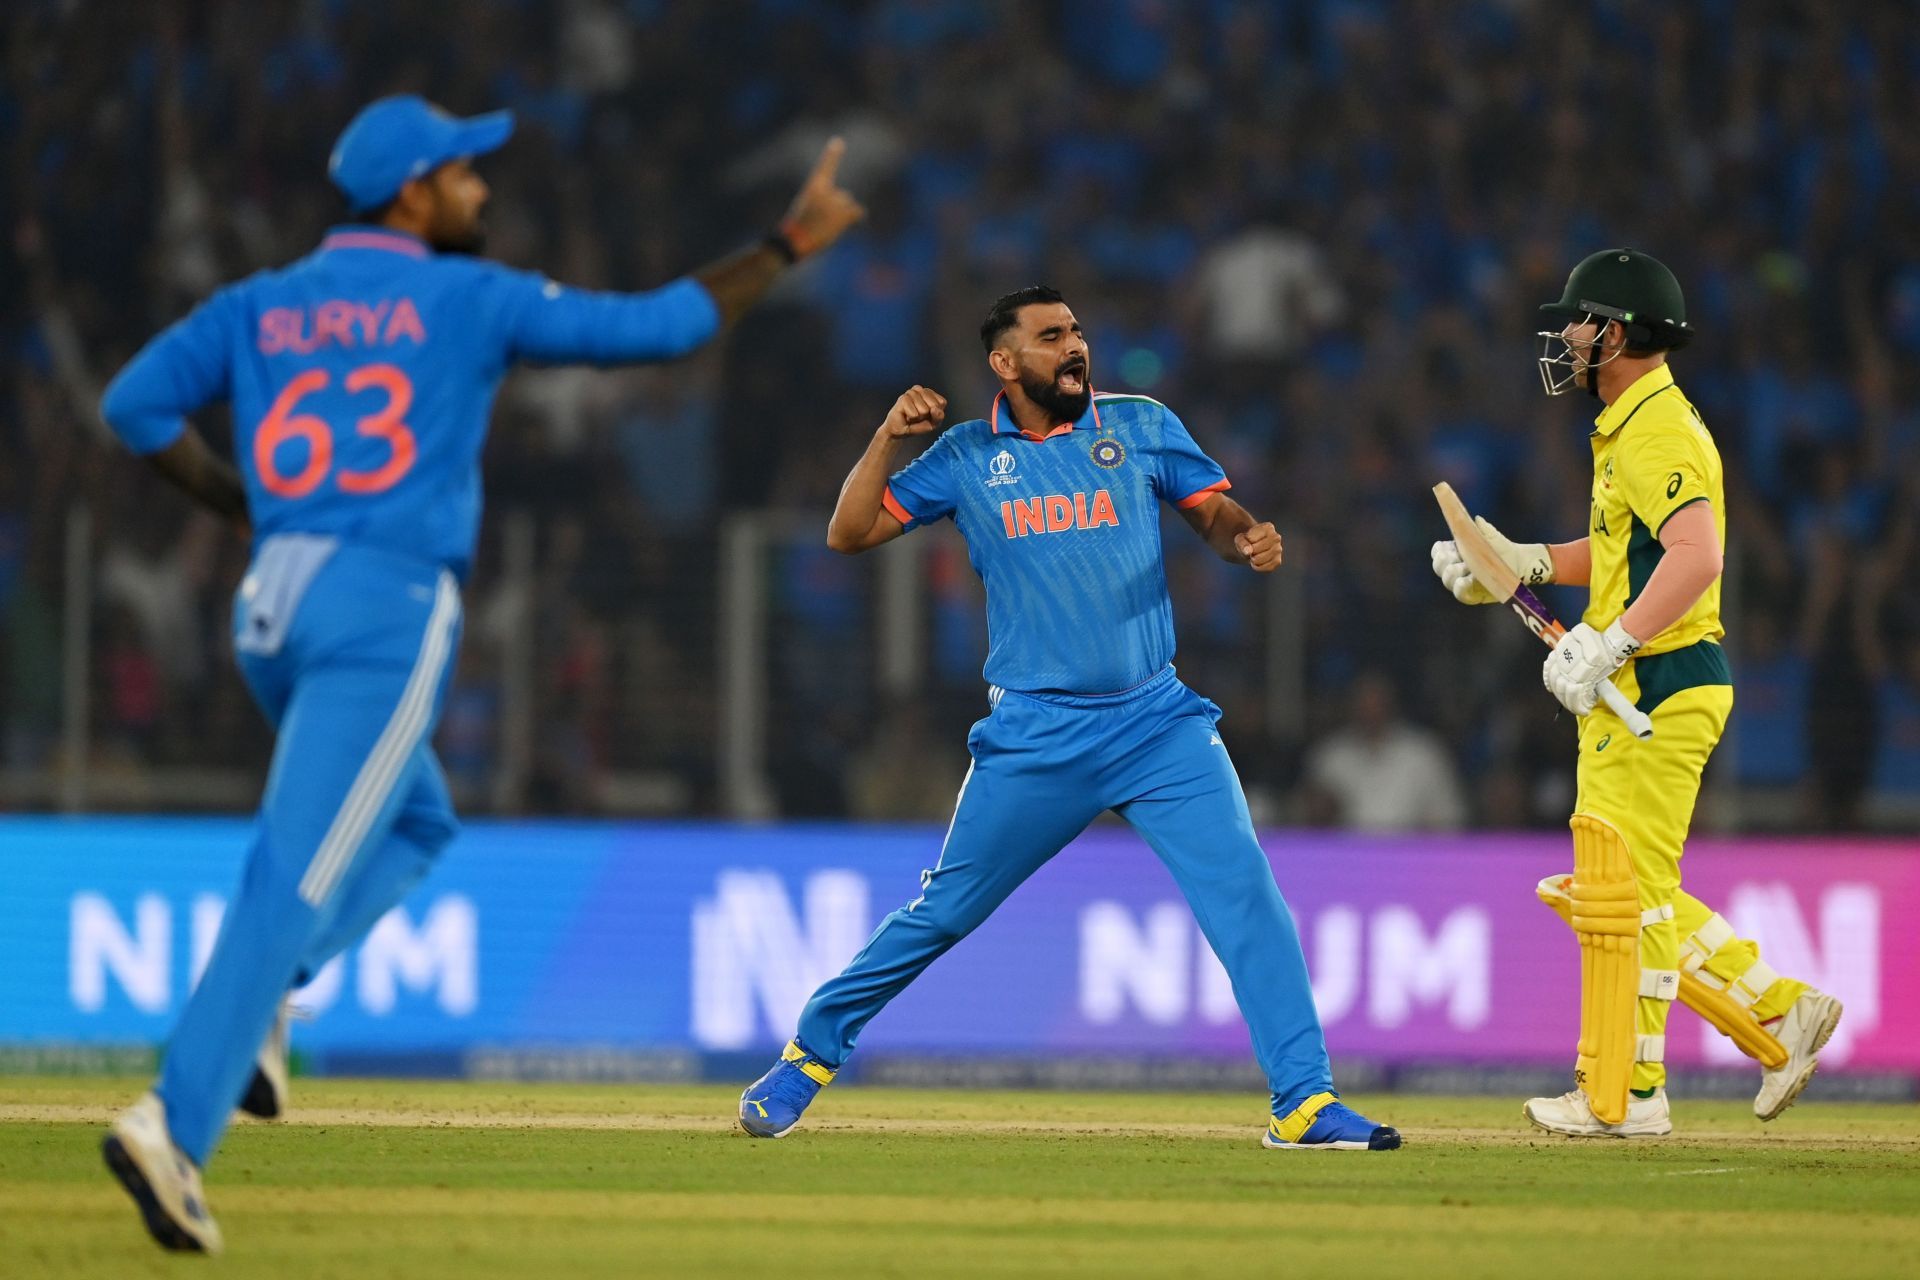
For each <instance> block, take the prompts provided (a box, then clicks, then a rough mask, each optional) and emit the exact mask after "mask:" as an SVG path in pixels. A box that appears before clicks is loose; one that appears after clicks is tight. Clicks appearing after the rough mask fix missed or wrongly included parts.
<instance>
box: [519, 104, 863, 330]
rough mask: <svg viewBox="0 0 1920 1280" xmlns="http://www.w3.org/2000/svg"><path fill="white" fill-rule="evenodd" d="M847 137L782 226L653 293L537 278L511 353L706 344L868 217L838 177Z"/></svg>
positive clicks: (823, 160)
mask: <svg viewBox="0 0 1920 1280" xmlns="http://www.w3.org/2000/svg"><path fill="white" fill-rule="evenodd" d="M846 149H847V148H846V143H845V142H843V141H841V140H840V139H839V138H835V139H833V140H832V141H831V142H829V143H828V144H827V147H826V150H824V151H822V152H821V153H820V162H819V163H818V164H816V165H815V166H814V168H813V172H812V173H811V174H809V175H808V176H807V180H806V182H805V184H804V185H802V186H801V188H800V194H798V195H797V196H795V197H794V198H793V205H792V207H790V208H789V209H788V210H787V216H786V217H785V218H784V219H782V220H781V223H780V226H779V227H778V228H777V229H776V230H774V231H773V232H771V233H769V234H768V235H767V237H766V238H765V240H763V241H762V242H761V243H759V244H756V245H754V246H752V247H750V248H746V249H742V250H740V251H739V252H737V253H733V254H730V255H728V256H727V257H725V258H722V259H720V261H718V262H715V263H711V264H709V265H707V266H705V267H702V268H701V269H700V270H698V271H696V272H694V273H693V274H692V275H689V276H682V277H680V278H679V279H677V280H674V281H672V282H671V283H669V284H666V285H663V286H661V287H660V288H658V289H653V290H650V291H648V292H646V293H601V292H594V291H590V290H585V289H570V288H566V287H565V286H562V285H559V284H555V283H554V282H552V281H550V280H545V279H542V278H541V277H539V276H534V275H526V274H523V273H509V274H510V275H511V276H512V277H513V278H515V279H517V280H518V285H517V286H516V288H515V290H514V291H513V292H512V293H511V294H509V295H508V297H509V302H508V304H507V312H506V320H505V327H506V353H507V356H508V357H509V358H510V359H516V360H532V361H536V362H545V363H551V364H568V363H574V362H580V363H586V364H622V363H627V362H630V361H638V360H671V359H673V358H675V357H677V356H683V355H686V354H687V353H689V352H691V351H695V350H698V349H699V348H700V347H703V346H705V345H706V344H707V343H708V342H710V341H712V339H713V337H714V335H715V334H717V333H719V332H720V330H721V329H722V328H724V327H725V326H727V325H729V324H731V323H733V321H735V320H737V319H739V318H740V317H741V316H742V315H744V314H745V313H746V312H747V311H748V310H749V309H750V308H751V307H752V306H753V305H754V304H755V303H757V302H759V301H760V299H761V298H763V297H764V296H766V292H767V290H768V289H769V288H771V287H772V285H773V282H774V281H775V280H776V279H777V278H778V277H779V275H780V273H781V272H782V271H784V270H786V269H787V267H789V266H791V265H792V264H793V263H795V262H798V261H800V260H801V259H803V258H806V257H808V256H810V255H812V254H815V253H818V252H819V251H820V250H822V249H824V248H826V247H827V246H828V245H830V244H832V243H833V242H834V241H836V240H838V239H839V238H840V237H841V236H842V235H844V234H846V231H847V229H848V228H849V227H851V226H853V224H854V223H856V222H858V221H859V220H860V219H861V218H863V217H865V216H866V210H864V209H862V208H861V207H860V205H859V202H857V201H856V200H855V199H854V198H853V197H852V196H851V195H849V194H848V193H847V192H846V191H844V190H843V189H841V187H840V186H839V185H838V183H836V181H835V180H834V174H835V172H836V171H837V170H838V169H839V167H840V157H841V156H842V155H843V154H845V152H846Z"/></svg>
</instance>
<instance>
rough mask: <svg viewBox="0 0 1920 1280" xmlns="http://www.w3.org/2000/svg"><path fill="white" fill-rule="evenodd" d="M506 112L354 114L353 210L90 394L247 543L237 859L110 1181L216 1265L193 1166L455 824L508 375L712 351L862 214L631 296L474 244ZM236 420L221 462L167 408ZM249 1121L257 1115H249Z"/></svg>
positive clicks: (818, 212) (336, 178)
mask: <svg viewBox="0 0 1920 1280" xmlns="http://www.w3.org/2000/svg"><path fill="white" fill-rule="evenodd" d="M512 129H513V119H512V116H511V115H510V114H509V113H507V112H504V111H502V112H494V113H492V114H489V115H482V116H476V117H473V118H471V119H457V118H455V117H453V116H450V115H447V114H446V113H445V112H442V111H441V110H439V109H438V108H436V107H433V106H432V105H430V104H429V103H427V102H426V101H424V100H422V99H420V98H417V97H411V96H403V97H393V98H385V99H382V100H380V101H378V102H376V103H374V104H372V105H371V106H369V107H367V108H366V109H365V110H363V111H362V112H361V113H360V114H359V115H358V116H356V117H355V118H354V120H353V121H352V122H351V123H349V124H348V126H347V128H346V130H345V131H344V132H343V133H342V134H341V135H340V139H339V142H338V144H337V145H336V146H335V148H334V151H333V155H332V158H331V161H330V163H329V173H330V175H331V177H332V179H333V182H334V185H335V186H336V187H338V188H339V190H340V192H341V193H342V194H343V195H344V196H345V197H346V201H347V206H348V209H349V211H350V213H351V214H352V217H353V221H352V223H351V224H349V225H344V226H341V227H338V228H336V229H335V230H333V231H332V232H331V233H329V234H328V235H327V237H326V238H325V239H324V240H322V241H321V243H320V245H319V247H318V248H317V249H316V250H315V251H314V252H313V253H311V254H309V255H308V256H306V257H304V258H302V259H300V260H299V261H297V262H294V263H292V264H291V265H289V266H286V267H283V268H281V269H278V270H272V271H265V272H261V273H260V274H258V275H255V276H252V277H250V278H248V279H246V280H243V281H241V282H240V283H238V284H235V285H232V286H229V287H227V288H225V289H222V290H220V291H219V292H218V293H216V294H215V295H214V296H213V297H211V298H210V299H208V300H207V301H206V302H205V303H203V304H202V305H201V306H200V307H199V308H197V309H196V310H195V311H194V312H193V313H192V314H191V315H189V316H187V317H186V318H185V319H184V320H181V321H180V322H178V323H177V324H175V325H174V326H173V327H172V328H170V329H168V330H167V331H166V332H164V333H162V334H161V335H160V336H159V337H157V338H155V339H154V340H153V341H152V342H151V343H149V344H148V345H147V347H146V348H145V349H143V350H142V351H141V352H140V353H139V354H138V355H137V356H135V357H134V359H133V360H132V362H130V363H129V364H128V365H127V367H126V368H125V369H123V370H122V371H121V372H120V375H119V376H118V377H117V378H115V380H114V382H113V385H112V386H110V387H109V388H108V389H107V393H106V398H105V400H104V402H103V404H102V406H101V411H102V414H103V416H104V417H105V418H106V420H107V422H108V424H109V425H110V426H111V427H112V428H113V430H114V432H115V433H116V434H118V436H119V437H120V438H121V440H123V441H124V442H125V443H126V444H127V446H128V447H129V448H131V449H132V450H133V451H134V452H136V453H139V454H143V455H145V456H146V457H148V458H149V459H150V460H151V461H152V462H153V464H154V465H155V466H156V467H157V468H158V469H159V470H160V471H161V472H162V473H163V474H164V475H165V476H167V477H168V478H169V479H170V480H172V481H174V482H175V483H176V484H178V485H180V486H181V487H183V488H184V489H186V490H187V491H188V492H189V493H190V494H192V495H193V496H194V497H195V498H197V499H198V500H200V501H201V502H203V503H205V504H206V505H207V506H209V507H211V508H213V509H214V510H216V511H218V512H220V513H222V514H224V515H226V516H228V517H230V518H232V519H233V520H234V521H235V522H236V523H237V524H239V525H241V526H242V527H243V528H246V529H248V530H249V531H250V533H251V537H252V539H253V558H252V562H251V564H250V566H249V568H248V571H247V574H246V577H245V580H244V581H243V582H242V584H241V587H240V591H239V594H238V597H237V599H236V600H235V609H234V647H235V649H236V651H237V653H238V658H239V663H240V668H241V672H242V674H243V675H244V676H245V678H246V681H247V684H248V686H249V688H250V689H251V690H252V692H253V696H254V698H255V700H256V701H257V702H258V703H259V705H260V707H261V709H262V710H263V711H264V712H265V713H266V716H267V718H268V719H269V720H270V721H271V722H272V724H273V725H274V727H275V729H276V732H277V741H276V745H275V748H274V757H273V765H272V770H271V772H270V773H269V775H268V779H267V787H266V793H265V795H264V797H263V798H262V801H261V806H260V815H259V821H258V826H257V828H256V830H255V833H254V837H253V842H252V846H251V848H250V850H249V852H248V855H247V860H246V866H245V871H244V874H243V878H242V881H241V884H240V887H239V890H238V892H237V893H236V894H235V896H234V898H233V901H232V902H231V904H230V905H229V906H228V909H227V913H226V918H225V922H224V923H223V924H222V926H221V929H220V935H219V938H218V941H217V942H216V943H215V946H214V949H213V953H212V956H211V958H210V959H209V961H208V963H207V966H206V970H205V972H204V974H203V975H202V977H201V979H200V983H199V986H198V987H196V988H195V990H194V992H193V995H192V998H191V999H190V1000H189V1001H188V1003H187V1006H186V1009H185V1010H184V1011H183V1013H182V1014H181V1017H180V1021H179V1024H178V1025H177V1026H176V1027H175V1028H174V1032H173V1035H172V1036H171V1038H170V1040H169V1042H168V1046H167V1050H166V1054H165V1057H164V1059H163V1061H162V1063H161V1068H160V1078H159V1080H158V1082H157V1083H156V1084H155V1086H154V1089H153V1092H151V1093H149V1094H148V1095H146V1097H144V1098H143V1099H141V1101H140V1102H139V1103H137V1104H136V1105H135V1106H134V1107H132V1108H131V1109H130V1110H129V1111H127V1112H126V1113H125V1114H124V1115H122V1116H121V1118H120V1119H119V1120H118V1121H117V1122H116V1123H115V1124H114V1125H113V1128H112V1130H111V1131H110V1132H109V1134H108V1136H107V1138H106V1139H105V1143H104V1151H105V1156H106V1159H107V1163H108V1166H109V1167H110V1168H111V1169H112V1171H113V1172H114V1174H115V1175H116V1176H117V1177H118V1178H119V1179H120V1181H121V1183H122V1184H123V1185H124V1186H125V1187H126V1189H127V1190H128V1192H129V1193H131V1194H132V1196H133V1198H134V1199H135V1201H136V1202H138V1204H139V1206H140V1210H141V1213H142V1215H143V1216H144V1218H145V1221H146V1225H147V1228H148V1230H149V1231H151V1232H152V1234H153V1236H154V1238H155V1239H157V1240H158V1241H159V1242H160V1243H161V1244H163V1245H165V1246H167V1247H168V1248H174V1249H194V1250H204V1251H206V1252H215V1251H217V1250H218V1249H219V1248H220V1243H221V1238H220V1231H219V1228H218V1227H217V1225H216V1224H215V1223H214V1220H213V1218H212V1216H211V1215H210V1214H209V1212H208V1210H207V1205H206V1201H205V1198H204V1196H203V1194H202V1191H201V1183H200V1171H201V1169H202V1167H203V1166H204V1165H205V1164H206V1162H207V1160H208V1159H209V1158H210V1157H211V1156H212V1155H213V1153H214V1150H215V1148H216V1147H217V1146H218V1145H219V1142H220V1139H221V1136H222V1135H223V1134H224V1132H225V1131H226V1128H227V1124H228V1121H229V1119H230V1117H231V1113H232V1111H233V1109H234V1107H235V1105H236V1104H238V1103H240V1102H241V1101H242V1100H243V1097H246V1100H247V1102H248V1105H249V1107H250V1109H255V1110H263V1109H264V1110H268V1111H271V1110H273V1109H275V1105H276V1104H275V1103H274V1101H273V1100H272V1099H265V1100H262V1099H260V1098H258V1097H254V1096H249V1085H250V1082H253V1083H254V1085H255V1086H256V1089H255V1092H257V1084H258V1081H257V1080H256V1079H255V1076H256V1067H255V1055H256V1051H257V1050H259V1048H260V1046H262V1044H263V1043H264V1042H266V1040H267V1037H268V1035H269V1031H270V1029H272V1028H273V1027H274V1024H275V1020H276V1012H277V1011H278V1010H279V1008H280V1006H281V1003H282V999H283V997H284V996H285V995H286V994H287V992H288V990H289V989H290V988H291V987H292V986H295V985H298V984H299V983H300V982H301V981H303V980H304V979H305V978H306V977H308V976H310V975H311V974H313V973H314V972H317V971H318V969H319V968H320V966H321V965H322V964H324V963H325V962H326V960H327V959H329V958H330V957H331V956H333V955H334V954H336V953H338V952H339V951H341V950H342V949H344V948H345V947H347V946H349V945H351V944H352V943H353V942H355V941H356V940H358V939H359V938H360V937H361V936H362V935H364V934H365V933H366V932H367V931H368V930H369V929H370V928H371V927H372V926H373V924H374V923H375V922H376V921H377V920H379V918H380V917H381V916H382V915H384V914H385V913H386V912H387V910H388V909H390V908H391V907H393V906H394V905H395V904H396V903H398V902H399V901H400V899H401V898H402V897H403V896H404V895H405V893H406V892H407V890H408V889H410V888H411V887H412V886H413V885H414V884H416V883H418V882H419V880H420V879H421V878H422V877H423V876H424V875H426V874H427V872H428V871H429V870H430V869H431V868H432V866H433V864H434V861H435V859H436V858H437V857H438V856H439V854H440V852H441V850H442V849H443V848H444V847H445V846H446V844H447V843H448V841H450V840H451V839H452V838H453V836H454V833H455V831H456V830H457V829H458V828H457V824H456V822H455V819H454V814H453V806H452V803H451V801H450V799H449V797H448V793H447V783H446V779H445V777H444V776H443V775H442V773H441V770H440V766H439V763H438V762H437V761H436V760H435V758H434V755H433V751H432V748H431V746H430V741H431V738H432V734H433V728H434V725H435V723H436V721H437V720H438V718H439V714H440V708H441V701H442V698H443V696H444V694H445V691H446V686H447V681H448V678H449V676H450V674H451V672H452V671H453V667H454V663H453V657H454V651H455V649H456V648H457V646H458V644H459V640H460V625H461V609H460V585H461V583H462V582H463V581H464V580H465V578H466V576H467V573H468V569H469V567H470V565H471V562H472V557H473V550H474V541H475V537H476V533H477V528H478V524H479V519H480V470H479V467H480V452H481V446H482V444H483V443H484V441H485V438H486V433H487V422H488V415H489V413H490V410H491V406H492V403H493V397H494V392H495V390H496V389H497V388H498V387H499V384H500V379H501V377H502V376H503V375H504V374H505V373H506V371H507V369H508V368H509V367H510V366H512V365H513V364H515V363H517V362H519V361H523V360H530V361H540V362H544V363H564V362H574V363H592V364H617V363H622V362H629V361H642V360H666V359H671V358H673V357H676V356H679V355H683V354H685V353H687V352H689V351H692V350H694V349H695V348H697V347H699V346H701V345H702V344H704V343H706V342H707V341H708V340H709V339H711V338H712V337H713V336H714V335H715V334H716V333H718V332H719V331H720V329H721V328H722V327H723V326H724V325H726V324H727V323H728V322H729V321H731V320H733V319H734V318H735V317H736V316H738V315H739V314H740V313H741V312H742V311H744V310H746V309H747V308H748V307H750V306H752V305H753V303H754V302H755V301H757V300H758V299H759V298H760V297H761V296H762V295H763V294H764V293H765V292H766V290H767V288H768V286H769V285H771V284H772V282H773V281H774V279H775V278H776V277H777V276H778V275H779V274H780V272H781V271H782V270H783V269H784V268H785V267H787V266H788V265H790V264H791V263H793V262H794V261H796V260H797V259H799V258H801V257H804V256H806V255H807V254H809V253H812V252H814V251H816V250H819V249H821V248H824V247H825V246H827V245H828V244H831V243H832V242H833V241H834V240H835V239H837V238H838V237H839V236H840V235H841V234H842V233H843V232H845V231H846V230H847V228H848V227H850V226H852V225H853V224H854V223H855V222H856V221H858V219H859V218H860V216H861V213H862V210H861V209H860V206H859V205H858V204H857V203H856V202H855V201H854V200H853V198H852V197H851V196H850V195H849V194H848V193H847V192H846V191H844V190H843V189H841V188H840V187H839V186H838V184H837V182H836V181H835V176H834V175H835V170H836V168H837V166H838V163H839V158H840V154H841V151H842V149H843V145H842V143H841V142H840V141H839V140H838V139H835V140H834V141H833V142H831V143H829V144H828V146H827V149H826V151H825V152H824V153H823V154H822V156H821V159H820V163H819V164H818V166H816V168H815V170H814V172H813V173H812V174H811V175H810V176H809V177H808V179H807V181H806V183H805V185H804V186H803V187H802V188H801V190H800V193H799V195H798V196H797V197H796V198H795V200H794V203H793V205H792V206H791V208H790V209H789V210H788V213H787V216H786V218H785V220H784V221H782V222H781V223H780V224H779V226H778V227H777V228H776V229H775V230H773V231H772V232H770V233H769V234H768V235H767V236H766V237H765V239H764V240H762V241H760V242H758V243H756V244H754V245H753V246H751V247H749V248H746V249H744V250H741V251H740V252H738V253H735V254H733V255H731V256H729V257H727V258H724V259H722V260H720V261H718V262H716V263H714V264H712V265H710V266H708V267H706V268H704V269H702V270H700V271H698V272H696V273H694V274H693V275H690V276H687V277H684V278H682V279H679V280H676V281H674V282H672V283H670V284H668V285H665V286H664V287H662V288H659V289H656V290H653V291H652V292H648V293H640V294H624V295H623V294H613V293H589V292H583V291H580V290H576V289H569V288H566V287H564V286H562V285H559V284H556V283H554V282H553V281H551V280H548V279H546V278H544V277H542V276H539V275H535V274H530V273H527V272H522V271H514V270H509V269H507V268H505V267H503V266H500V265H498V264H495V263H492V262H488V261H485V260H483V259H482V258H480V257H478V256H476V255H477V254H478V252H479V250H480V249H481V247H482V241H483V238H484V223H483V217H482V215H483V211H484V208H485V205H486V202H487V198H488V190H487V186H486V183H485V182H484V181H483V180H482V179H481V178H480V176H479V175H478V174H477V173H475V172H474V170H473V168H472V166H471V160H472V159H473V158H474V157H476V156H480V155H484V154H486V153H488V152H491V151H493V150H495V149H497V148H499V147H500V146H502V145H504V144H505V143H506V141H507V139H508V136H509V135H510V134H511V132H512ZM219 400H226V401H228V402H229V403H230V404H231V405H232V408H233V421H234V451H235V454H236V455H237V461H238V467H237V469H236V468H235V467H234V466H232V465H229V464H228V463H227V462H226V461H224V460H223V459H221V458H220V457H218V456H217V455H216V454H215V453H213V451H212V450H211V449H210V448H209V447H208V446H207V445H206V443H205V442H204V441H203V440H202V438H201V437H200V436H199V434H198V433H197V432H195V431H194V430H193V429H192V428H191V427H190V426H188V424H187V422H186V416H187V415H188V414H191V413H193V412H195V411H196V410H199V409H201V408H202V407H204V406H206V405H208V404H210V403H212V402H215V401H219ZM263 1101H264V1103H265V1105H264V1106H263V1105H262V1103H263Z"/></svg>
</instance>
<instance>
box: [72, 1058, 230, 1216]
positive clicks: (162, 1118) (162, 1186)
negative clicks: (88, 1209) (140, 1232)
mask: <svg viewBox="0 0 1920 1280" xmlns="http://www.w3.org/2000/svg"><path fill="white" fill-rule="evenodd" d="M100 1153H101V1154H102V1155H103V1156H104V1157H106V1161H107V1168H108V1169H109V1170H111V1171H112V1173H113V1176H114V1177H116V1178H118V1179H120V1185H121V1186H123V1187H125V1188H126V1189H127V1194H128V1195H130V1196H132V1197H133V1202H134V1203H135V1204H136V1205H138V1206H140V1216H141V1217H142V1218H144V1219H146V1223H147V1231H148V1232H149V1233H151V1234H152V1236H153V1238H154V1239H155V1240H158V1241H159V1242H160V1243H161V1244H162V1245H164V1246H166V1247H167V1248H169V1249H190V1250H198V1251H199V1252H201V1253H219V1252H220V1249H221V1246H222V1241H221V1239H220V1228H219V1226H218V1225H217V1224H216V1223H215V1222H214V1220H213V1215H212V1214H210V1213H208V1212H207V1197H206V1195H205V1193H203V1192H202V1191H201V1190H200V1169H199V1167H198V1166H197V1165H195V1164H194V1163H193V1161H191V1160H189V1159H187V1156H186V1153H185V1152H183V1151H181V1150H180V1148H178V1147H176V1146H174V1145H173V1135H172V1134H170V1133H168V1132H167V1113H166V1108H165V1107H164V1106H162V1105H161V1102H160V1098H159V1095H157V1094H153V1093H149V1094H148V1095H147V1096H146V1097H144V1098H142V1099H140V1101H138V1102H136V1103H134V1104H133V1105H132V1106H131V1107H128V1108H127V1109H126V1110H125V1111H123V1112H121V1113H120V1118H119V1119H118V1120H115V1121H114V1122H113V1128H111V1129H109V1130H108V1131H107V1136H106V1138H105V1140H104V1141H102V1142H101V1144H100Z"/></svg>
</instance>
